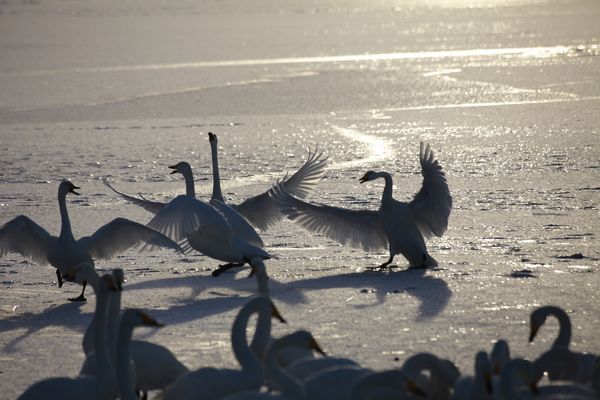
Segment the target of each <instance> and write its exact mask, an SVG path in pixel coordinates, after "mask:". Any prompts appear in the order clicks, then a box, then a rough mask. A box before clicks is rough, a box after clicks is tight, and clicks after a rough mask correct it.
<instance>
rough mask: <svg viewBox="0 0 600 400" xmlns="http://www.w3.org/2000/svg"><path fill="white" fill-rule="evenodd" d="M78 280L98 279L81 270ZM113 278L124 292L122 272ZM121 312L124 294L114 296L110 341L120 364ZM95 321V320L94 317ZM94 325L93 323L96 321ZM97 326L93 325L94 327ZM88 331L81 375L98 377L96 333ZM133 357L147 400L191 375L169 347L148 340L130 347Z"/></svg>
mask: <svg viewBox="0 0 600 400" xmlns="http://www.w3.org/2000/svg"><path fill="white" fill-rule="evenodd" d="M77 273H78V275H80V276H78V277H77V278H78V279H88V282H89V281H90V280H91V281H93V279H94V275H96V276H97V274H96V272H95V270H94V269H93V267H86V266H84V267H83V268H80V269H79V270H78V271H77ZM112 277H113V280H114V282H115V285H117V287H119V288H121V287H122V284H123V281H124V275H123V270H122V269H120V268H117V269H114V270H113V271H112ZM120 311H121V291H120V290H119V291H117V292H114V293H111V295H110V299H109V306H108V315H109V318H108V323H107V332H108V333H107V335H108V336H107V338H108V345H109V352H110V354H111V360H112V362H113V363H116V360H117V336H118V330H119V313H120ZM94 318H95V316H94ZM92 321H93V320H92ZM92 324H93V323H90V326H92ZM90 326H88V329H87V330H86V332H85V335H84V337H83V342H82V345H83V349H84V352H85V354H86V355H87V357H86V359H85V361H84V363H83V366H82V367H81V371H80V374H82V375H85V374H87V375H93V374H95V355H94V352H93V349H94V347H93V340H94V336H93V333H94V330H93V329H90ZM129 349H130V355H131V361H132V363H131V367H130V368H131V371H130V373H131V376H132V380H133V379H134V381H135V382H136V389H138V390H140V391H142V393H143V396H144V398H145V397H146V395H147V392H148V391H150V390H162V389H164V388H165V387H167V386H168V385H170V384H171V383H173V382H174V381H175V380H176V379H177V378H178V377H179V376H180V375H182V374H183V373H185V372H187V371H188V369H187V367H186V366H185V365H183V364H182V363H181V362H180V361H179V360H178V359H177V357H175V355H174V354H173V353H172V352H171V351H170V350H169V349H167V348H166V347H164V346H161V345H159V344H156V343H151V342H147V341H144V340H132V341H131V343H130V345H129Z"/></svg>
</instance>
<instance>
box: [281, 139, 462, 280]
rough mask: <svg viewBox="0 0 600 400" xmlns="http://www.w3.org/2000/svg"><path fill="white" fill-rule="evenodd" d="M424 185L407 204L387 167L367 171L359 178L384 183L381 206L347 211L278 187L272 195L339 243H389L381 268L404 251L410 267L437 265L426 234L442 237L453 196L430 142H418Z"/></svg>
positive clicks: (304, 222)
mask: <svg viewBox="0 0 600 400" xmlns="http://www.w3.org/2000/svg"><path fill="white" fill-rule="evenodd" d="M420 162H421V173H422V175H423V184H422V187H421V189H420V190H419V192H418V193H417V194H416V195H415V196H414V198H413V200H412V201H410V202H408V203H405V202H400V201H397V200H395V199H394V198H393V196H392V189H393V182H392V176H391V175H390V174H389V173H387V172H375V171H368V172H367V173H365V174H364V176H363V177H362V178H360V183H364V182H368V181H372V180H375V179H379V178H383V179H384V180H385V187H384V189H383V196H382V199H381V205H380V207H379V210H377V211H371V210H351V209H345V208H340V207H332V206H327V205H323V204H311V203H307V202H304V201H302V200H300V199H298V198H296V197H294V196H293V195H291V194H290V193H287V192H286V191H285V189H284V188H283V187H281V186H275V187H273V188H272V190H271V192H270V196H271V197H272V198H273V200H275V203H276V204H277V205H278V206H279V207H280V209H281V211H282V212H283V213H284V214H286V215H287V217H288V218H289V219H291V220H293V221H294V222H296V223H298V224H299V225H300V226H302V227H303V228H305V229H308V230H311V231H313V232H316V233H319V234H323V235H325V236H327V237H328V238H330V239H332V240H335V241H337V242H339V243H341V244H348V245H350V246H352V247H360V248H362V249H364V250H366V251H371V250H378V249H384V248H387V249H388V250H389V253H390V257H389V259H388V260H387V261H386V262H384V263H383V264H381V265H380V266H379V268H385V267H386V266H388V265H389V264H391V263H392V261H393V259H394V256H395V255H396V254H398V253H400V254H402V255H403V256H404V257H405V258H406V259H407V260H408V261H409V262H410V265H411V266H412V267H430V266H436V265H437V261H436V260H435V259H434V258H433V257H431V256H430V255H429V253H428V252H427V247H426V246H425V240H424V238H426V237H431V236H433V235H435V236H442V235H443V234H444V232H445V231H446V229H447V227H448V218H449V216H450V211H451V209H452V197H451V196H450V191H449V189H448V184H447V182H446V177H445V174H444V172H443V171H442V167H441V166H440V165H439V163H438V161H437V159H436V158H435V155H434V154H433V151H431V148H430V146H429V145H425V144H424V143H423V142H421V145H420Z"/></svg>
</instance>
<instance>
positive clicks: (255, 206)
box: [208, 132, 327, 231]
mask: <svg viewBox="0 0 600 400" xmlns="http://www.w3.org/2000/svg"><path fill="white" fill-rule="evenodd" d="M208 140H209V142H210V149H211V155H212V173H213V189H212V196H211V198H212V199H213V200H219V201H221V202H225V200H224V198H223V193H222V192H221V177H220V174H219V157H218V140H217V135H215V134H213V133H212V132H208ZM326 166H327V158H326V157H325V158H324V157H323V153H318V152H317V151H316V150H315V151H314V152H311V151H309V152H308V158H307V159H306V162H305V163H304V164H303V165H302V167H300V168H299V169H298V171H296V173H294V175H292V176H290V177H289V178H288V176H287V174H286V175H285V176H284V177H283V179H281V182H280V184H281V185H282V187H283V189H284V190H285V191H286V192H287V193H291V194H293V195H294V196H296V197H298V198H301V199H303V198H305V197H306V196H308V194H309V193H310V191H311V190H312V188H313V186H315V185H316V184H317V182H318V181H319V180H320V179H321V177H322V176H323V174H324V173H325V167H326ZM231 206H232V207H233V208H234V209H235V210H236V211H237V212H239V213H240V214H242V215H243V216H244V218H246V219H247V220H248V221H250V223H252V225H254V226H256V227H257V228H259V229H260V230H261V231H266V230H267V229H268V228H270V227H271V226H273V225H274V224H275V223H276V222H277V221H279V220H280V219H282V218H283V214H282V213H281V211H279V208H278V207H277V205H276V204H275V203H274V202H273V201H272V200H271V198H270V196H269V191H266V192H264V193H262V194H259V195H257V196H254V197H250V198H248V199H246V200H244V201H243V202H242V203H240V204H232V205H231Z"/></svg>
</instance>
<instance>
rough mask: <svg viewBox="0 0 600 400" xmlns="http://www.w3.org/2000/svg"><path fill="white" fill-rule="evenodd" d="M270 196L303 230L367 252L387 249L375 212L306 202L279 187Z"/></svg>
mask: <svg viewBox="0 0 600 400" xmlns="http://www.w3.org/2000/svg"><path fill="white" fill-rule="evenodd" d="M271 197H272V198H273V200H274V201H275V202H276V203H277V205H278V206H279V208H280V209H281V211H282V212H283V213H284V214H285V215H286V216H287V217H288V218H289V219H291V220H292V221H294V222H296V223H298V224H299V225H300V226H302V227H303V228H305V229H308V230H310V231H313V232H315V233H319V234H322V235H325V236H327V237H328V238H330V239H332V240H335V241H336V242H338V243H341V244H344V245H350V246H352V247H359V248H362V249H364V250H367V251H370V250H378V249H385V248H387V245H388V241H387V237H386V235H385V232H384V231H383V228H382V226H381V223H380V222H379V213H378V212H377V211H370V210H350V209H346V208H340V207H332V206H327V205H324V204H313V203H307V202H305V201H302V200H300V199H297V198H295V197H294V196H292V195H290V194H289V193H286V192H285V191H284V190H283V189H282V188H281V187H280V186H275V187H273V188H272V189H271Z"/></svg>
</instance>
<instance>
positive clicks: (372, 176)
mask: <svg viewBox="0 0 600 400" xmlns="http://www.w3.org/2000/svg"><path fill="white" fill-rule="evenodd" d="M377 178H379V175H378V174H377V172H375V171H367V172H366V173H365V174H364V175H363V177H362V178H360V179H359V180H358V181H359V182H360V183H365V182H368V181H372V180H374V179H377Z"/></svg>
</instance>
